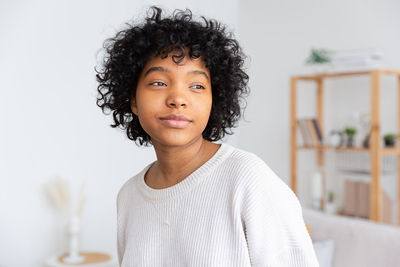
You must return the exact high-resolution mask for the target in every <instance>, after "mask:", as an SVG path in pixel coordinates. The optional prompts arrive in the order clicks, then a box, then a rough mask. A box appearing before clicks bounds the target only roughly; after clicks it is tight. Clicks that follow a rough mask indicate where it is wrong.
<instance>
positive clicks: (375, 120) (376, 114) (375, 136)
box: [290, 69, 400, 226]
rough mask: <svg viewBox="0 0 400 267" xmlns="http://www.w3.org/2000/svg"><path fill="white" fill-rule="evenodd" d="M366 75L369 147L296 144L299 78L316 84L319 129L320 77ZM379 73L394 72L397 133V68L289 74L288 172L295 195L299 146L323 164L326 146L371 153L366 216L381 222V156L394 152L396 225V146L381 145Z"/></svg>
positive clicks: (399, 94)
mask: <svg viewBox="0 0 400 267" xmlns="http://www.w3.org/2000/svg"><path fill="white" fill-rule="evenodd" d="M359 75H368V76H369V77H370V94H371V129H370V130H371V132H370V145H369V148H360V147H353V148H348V147H343V148H335V147H330V146H314V147H304V146H298V145H297V136H296V134H297V131H296V127H297V125H296V120H297V86H298V82H299V81H310V82H315V83H316V85H317V101H316V112H317V114H316V118H317V121H318V123H319V125H320V127H321V132H323V125H324V113H323V111H324V109H323V105H324V103H323V94H324V80H325V79H328V78H340V77H345V76H359ZM382 75H395V76H396V77H397V85H398V92H397V109H398V112H397V129H398V133H400V71H399V70H388V69H375V70H370V71H364V72H346V73H326V74H316V75H306V76H292V77H291V94H290V101H291V111H290V156H291V157H290V159H291V163H290V173H291V188H292V190H293V191H294V192H295V194H296V195H297V151H298V150H301V149H310V150H315V151H316V153H317V165H318V166H323V165H324V151H326V150H332V149H334V150H341V151H343V150H345V151H367V152H369V153H370V155H371V157H370V158H371V182H370V189H371V190H370V220H373V221H376V222H382V188H381V171H382V156H383V155H395V156H397V192H398V193H397V210H398V212H397V216H398V220H397V222H398V225H399V226H400V147H396V148H383V147H382V146H381V138H382V137H381V126H380V125H381V123H380V92H381V77H382Z"/></svg>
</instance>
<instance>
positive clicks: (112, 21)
mask: <svg viewBox="0 0 400 267" xmlns="http://www.w3.org/2000/svg"><path fill="white" fill-rule="evenodd" d="M151 4H160V5H161V6H163V7H167V8H168V9H169V10H172V9H174V8H181V9H182V8H185V7H189V8H191V9H192V11H193V12H194V13H195V14H201V15H205V16H208V17H213V18H217V19H219V20H221V21H224V22H225V23H226V24H228V26H229V27H230V28H231V29H233V30H236V28H237V18H238V14H237V13H238V1H225V2H223V1H217V2H216V1H211V0H205V1H201V2H199V1H194V0H192V1H182V0H176V1H166V0H165V1H159V2H153V3H152V2H148V1H122V0H119V1H116V0H113V1H105V0H102V1H49V0H48V1H44V0H43V1H6V2H5V1H2V2H0V6H1V8H0V36H1V42H0V76H1V85H0V87H1V89H0V99H1V105H0V123H1V130H0V211H1V212H0V266H10V267H13V266H29V267H31V266H42V262H43V261H44V260H45V259H46V258H48V257H49V256H52V255H54V254H57V253H60V252H63V251H64V249H65V245H66V243H65V221H63V219H64V218H62V217H60V214H59V213H58V212H57V210H56V209H55V207H54V206H53V205H52V204H51V202H50V199H49V198H48V197H47V196H46V194H45V191H44V188H43V187H44V184H45V183H47V182H48V181H50V180H51V179H53V178H54V177H55V176H56V175H61V176H62V177H64V178H66V179H68V181H69V182H70V186H71V190H72V191H73V193H74V194H75V195H76V194H77V192H78V190H79V186H80V185H81V183H82V181H83V180H85V179H86V180H87V184H86V193H87V195H88V202H87V205H86V206H85V210H84V213H83V222H82V243H81V245H82V249H83V250H89V251H104V252H109V253H112V254H114V255H115V254H116V216H115V215H116V214H115V213H116V208H115V204H116V203H115V200H116V195H117V192H118V189H119V188H120V187H121V185H122V184H123V182H124V181H126V180H127V179H128V178H130V177H131V176H133V175H134V174H136V173H137V172H139V171H140V170H141V169H142V168H143V167H144V166H145V165H146V164H148V163H149V162H151V161H153V160H155V154H154V152H153V148H138V147H137V146H136V145H135V144H134V143H133V142H131V141H130V140H128V139H127V137H126V136H125V132H123V131H121V130H119V129H112V128H111V127H109V124H110V123H111V120H110V118H108V117H106V116H105V115H103V114H102V113H101V110H100V109H99V108H98V107H97V106H96V104H95V102H96V101H95V100H96V82H95V72H94V70H93V68H94V66H95V65H96V54H97V52H98V50H99V49H100V48H101V46H102V43H103V41H104V40H105V38H108V37H111V36H112V35H113V34H114V33H115V31H116V30H117V29H119V28H120V26H122V25H123V24H124V23H125V22H127V21H128V20H130V19H131V18H132V17H133V16H139V15H142V14H143V13H144V12H145V11H146V9H147V7H148V6H149V5H151Z"/></svg>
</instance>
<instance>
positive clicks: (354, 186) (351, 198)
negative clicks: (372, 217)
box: [343, 179, 393, 224]
mask: <svg viewBox="0 0 400 267" xmlns="http://www.w3.org/2000/svg"><path fill="white" fill-rule="evenodd" d="M369 211H370V184H369V183H368V182H363V181H353V180H351V179H346V182H345V199H344V207H343V214H344V215H348V216H356V217H360V218H366V219H367V218H369ZM392 216H393V215H392V200H391V199H390V197H389V196H388V195H387V193H386V192H385V190H382V221H383V222H384V223H389V224H391V223H392V219H393V217H392Z"/></svg>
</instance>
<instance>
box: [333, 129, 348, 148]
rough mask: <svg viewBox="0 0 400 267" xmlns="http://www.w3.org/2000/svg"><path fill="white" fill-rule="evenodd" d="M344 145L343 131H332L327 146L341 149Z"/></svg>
mask: <svg viewBox="0 0 400 267" xmlns="http://www.w3.org/2000/svg"><path fill="white" fill-rule="evenodd" d="M344 144H345V133H344V132H343V131H337V130H332V131H330V133H329V145H331V146H333V147H341V146H344Z"/></svg>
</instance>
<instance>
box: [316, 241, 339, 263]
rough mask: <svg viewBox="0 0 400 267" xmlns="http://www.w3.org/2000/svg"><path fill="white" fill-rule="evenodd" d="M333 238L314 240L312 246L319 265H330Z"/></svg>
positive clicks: (331, 261)
mask: <svg viewBox="0 0 400 267" xmlns="http://www.w3.org/2000/svg"><path fill="white" fill-rule="evenodd" d="M334 244H335V242H334V241H333V240H324V241H314V242H313V247H314V251H315V254H316V255H317V259H318V263H319V267H332V263H333V252H334V247H335V245H334Z"/></svg>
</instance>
